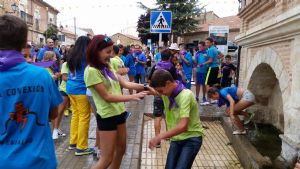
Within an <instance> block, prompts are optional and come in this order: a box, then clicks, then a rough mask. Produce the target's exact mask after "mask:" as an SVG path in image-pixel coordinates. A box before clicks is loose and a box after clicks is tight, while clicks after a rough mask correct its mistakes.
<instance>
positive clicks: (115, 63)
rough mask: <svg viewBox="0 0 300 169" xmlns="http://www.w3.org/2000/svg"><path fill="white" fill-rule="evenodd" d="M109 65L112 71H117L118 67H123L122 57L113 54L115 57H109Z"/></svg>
mask: <svg viewBox="0 0 300 169" xmlns="http://www.w3.org/2000/svg"><path fill="white" fill-rule="evenodd" d="M110 65H111V68H112V70H113V71H114V72H117V71H118V69H119V68H123V67H125V66H124V62H123V61H122V59H121V58H120V57H119V56H115V57H113V58H111V59H110Z"/></svg>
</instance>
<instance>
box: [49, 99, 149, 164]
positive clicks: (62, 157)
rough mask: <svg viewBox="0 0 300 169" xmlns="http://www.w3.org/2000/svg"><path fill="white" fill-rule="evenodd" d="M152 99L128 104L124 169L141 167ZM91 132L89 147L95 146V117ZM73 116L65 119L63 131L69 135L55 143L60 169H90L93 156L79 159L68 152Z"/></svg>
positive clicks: (93, 159) (71, 152)
mask: <svg viewBox="0 0 300 169" xmlns="http://www.w3.org/2000/svg"><path fill="white" fill-rule="evenodd" d="M150 100H152V97H146V98H145V99H144V100H142V101H139V102H129V103H126V108H127V111H129V112H131V113H132V115H131V117H130V118H129V119H128V121H127V132H128V139H127V151H126V154H125V156H124V158H123V161H122V165H121V168H122V169H137V168H139V165H140V160H139V159H140V149H141V147H140V146H141V145H142V144H141V141H142V138H141V137H142V134H141V133H142V126H143V124H142V122H143V115H144V112H146V110H147V108H148V107H149V106H151V105H152V101H150ZM91 117H92V118H91V122H90V130H89V147H94V145H95V137H96V136H95V131H96V126H97V125H96V120H95V118H94V115H91ZM70 121H71V116H69V117H63V120H62V122H61V127H60V128H61V129H62V130H63V131H64V132H65V133H66V134H67V136H66V137H63V138H59V139H58V140H56V141H55V147H56V155H57V159H58V163H59V164H58V168H59V169H90V168H91V167H92V166H93V164H94V163H95V162H96V159H95V158H94V157H93V155H88V156H81V157H77V156H75V155H74V150H73V151H72V150H71V151H70V150H68V146H69V131H70V130H69V128H70Z"/></svg>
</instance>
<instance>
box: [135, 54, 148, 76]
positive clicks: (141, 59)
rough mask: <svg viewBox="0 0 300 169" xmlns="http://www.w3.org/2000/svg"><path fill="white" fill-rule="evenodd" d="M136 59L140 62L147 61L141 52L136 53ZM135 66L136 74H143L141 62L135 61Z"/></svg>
mask: <svg viewBox="0 0 300 169" xmlns="http://www.w3.org/2000/svg"><path fill="white" fill-rule="evenodd" d="M136 59H137V60H139V61H141V62H147V58H146V56H145V55H144V54H143V53H141V54H139V55H136ZM135 68H136V74H140V75H145V65H143V64H141V63H136V64H135Z"/></svg>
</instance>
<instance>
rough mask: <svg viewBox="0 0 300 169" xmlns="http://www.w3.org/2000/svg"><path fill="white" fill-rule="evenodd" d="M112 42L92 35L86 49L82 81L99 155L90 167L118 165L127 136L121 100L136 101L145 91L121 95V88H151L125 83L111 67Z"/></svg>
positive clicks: (118, 166) (146, 92) (100, 36)
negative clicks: (90, 105)
mask: <svg viewBox="0 0 300 169" xmlns="http://www.w3.org/2000/svg"><path fill="white" fill-rule="evenodd" d="M113 44H114V42H113V41H112V40H111V39H110V38H109V37H107V36H104V35H96V36H94V37H93V39H92V41H91V43H90V44H89V46H88V49H87V63H88V66H87V68H86V70H85V73H84V80H85V83H86V86H87V87H88V88H89V89H90V91H91V93H92V96H93V99H94V101H95V104H96V108H97V116H96V119H97V125H98V128H99V130H100V138H101V140H100V146H101V158H100V160H99V161H98V162H97V164H96V165H95V166H94V169H96V168H97V169H98V168H120V165H121V161H122V158H123V155H124V153H125V151H126V137H127V132H126V124H125V122H126V112H125V105H124V102H128V101H138V100H141V99H142V98H144V97H145V96H146V95H147V94H149V91H143V92H140V93H137V94H133V95H122V92H121V87H123V88H127V89H133V90H140V91H141V90H146V89H150V90H151V91H154V90H153V89H152V88H148V87H147V86H145V85H143V84H136V83H131V82H127V81H125V80H124V79H123V78H122V76H121V75H118V74H116V73H114V72H113V71H112V70H111V68H110V67H111V66H110V58H111V51H112V50H113Z"/></svg>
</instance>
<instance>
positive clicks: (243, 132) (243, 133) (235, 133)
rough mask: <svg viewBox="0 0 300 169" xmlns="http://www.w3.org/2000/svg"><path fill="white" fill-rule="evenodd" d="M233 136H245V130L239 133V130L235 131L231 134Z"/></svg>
mask: <svg viewBox="0 0 300 169" xmlns="http://www.w3.org/2000/svg"><path fill="white" fill-rule="evenodd" d="M232 134H233V135H245V134H246V130H244V131H239V130H235V131H233V133H232Z"/></svg>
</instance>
